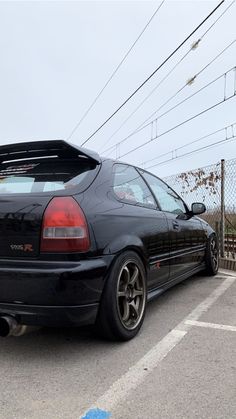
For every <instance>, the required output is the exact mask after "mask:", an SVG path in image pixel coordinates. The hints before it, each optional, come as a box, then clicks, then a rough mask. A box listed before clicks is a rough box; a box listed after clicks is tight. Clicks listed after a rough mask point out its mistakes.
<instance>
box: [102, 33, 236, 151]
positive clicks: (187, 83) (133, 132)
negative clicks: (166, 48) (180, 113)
mask: <svg viewBox="0 0 236 419" xmlns="http://www.w3.org/2000/svg"><path fill="white" fill-rule="evenodd" d="M235 42H236V39H235V40H234V41H232V42H231V43H230V44H229V45H227V47H225V48H224V49H223V50H222V51H221V52H220V53H219V54H217V55H216V56H215V57H214V58H213V59H212V60H211V61H210V62H209V63H207V64H206V65H205V66H204V67H203V68H202V69H201V70H200V71H198V73H196V74H195V76H193V77H192V78H191V79H190V80H195V79H196V78H197V77H198V76H199V75H200V74H202V73H203V71H205V70H206V69H207V68H208V67H209V66H210V65H211V64H213V63H214V62H215V61H216V60H217V59H218V58H219V57H220V56H221V55H222V54H224V53H225V51H227V50H228V49H229V48H230V47H231V46H232V45H233V44H235ZM231 70H232V69H231ZM231 70H229V71H231ZM220 77H222V75H221V76H219V77H218V78H220ZM218 78H217V79H215V80H213V81H212V82H210V83H209V84H207V85H205V86H204V87H203V88H201V89H199V90H198V91H197V92H195V93H193V94H192V95H190V96H188V97H187V98H186V99H184V100H183V101H181V102H179V103H178V104H177V105H175V106H174V107H172V108H170V109H168V110H167V111H166V112H164V113H162V114H161V115H159V116H158V117H157V119H160V118H161V117H162V116H164V115H166V114H167V113H169V112H170V111H172V110H173V109H175V108H177V107H178V106H179V105H181V104H182V103H183V102H185V101H186V100H188V99H190V98H191V97H193V96H195V94H197V93H198V92H200V91H201V90H202V89H204V88H206V87H208V86H209V85H210V84H212V83H214V82H215V81H217V80H218ZM188 85H189V81H187V82H186V83H185V84H184V85H183V86H182V87H181V88H180V89H178V90H177V91H176V92H175V93H174V94H173V95H172V96H170V97H169V98H168V99H167V100H166V101H165V102H164V103H162V105H160V106H159V108H158V109H156V110H155V111H154V112H152V114H151V115H149V117H148V118H146V119H145V120H144V121H143V122H142V123H141V124H140V125H139V126H138V127H137V128H136V129H135V130H134V131H132V132H131V133H130V134H129V135H127V136H126V137H125V138H123V139H122V140H120V141H119V142H117V143H115V144H113V145H112V146H110V147H109V148H107V149H106V150H104V153H107V152H109V151H110V150H114V149H115V147H117V146H120V145H121V144H124V143H125V142H126V141H127V140H128V139H129V138H130V137H132V136H133V135H135V134H137V133H138V132H140V131H141V130H142V129H144V128H146V127H147V126H148V125H149V124H150V123H151V122H149V123H147V121H149V119H150V118H152V117H153V116H154V115H155V114H156V113H157V112H159V111H160V110H161V109H162V108H164V106H166V105H167V104H168V103H169V102H171V100H172V99H174V98H176V97H177V96H178V94H179V93H180V92H182V91H183V90H184V89H185V87H186V86H188ZM146 123H147V124H146ZM145 124H146V125H145Z"/></svg>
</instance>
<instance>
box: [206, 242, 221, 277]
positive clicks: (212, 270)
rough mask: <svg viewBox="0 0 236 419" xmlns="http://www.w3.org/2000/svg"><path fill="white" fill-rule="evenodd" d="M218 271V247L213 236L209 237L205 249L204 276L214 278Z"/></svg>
mask: <svg viewBox="0 0 236 419" xmlns="http://www.w3.org/2000/svg"><path fill="white" fill-rule="evenodd" d="M218 269H219V245H218V240H217V237H216V236H215V235H214V234H213V235H212V236H210V237H209V239H208V241H207V247H206V270H205V271H206V274H207V275H209V276H214V275H216V274H217V272H218Z"/></svg>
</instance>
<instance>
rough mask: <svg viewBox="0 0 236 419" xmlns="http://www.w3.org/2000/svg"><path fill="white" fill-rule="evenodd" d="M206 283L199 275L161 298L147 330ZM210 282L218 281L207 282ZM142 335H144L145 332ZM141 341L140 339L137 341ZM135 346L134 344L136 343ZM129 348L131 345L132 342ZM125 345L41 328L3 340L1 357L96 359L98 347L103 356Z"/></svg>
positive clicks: (151, 307) (87, 332) (80, 331)
mask: <svg viewBox="0 0 236 419" xmlns="http://www.w3.org/2000/svg"><path fill="white" fill-rule="evenodd" d="M205 280H206V279H205V278H204V277H203V276H202V275H199V274H198V275H196V276H193V277H192V278H189V279H187V280H186V281H183V282H181V283H179V284H177V285H175V286H173V287H172V288H170V289H169V290H167V291H166V292H165V293H163V294H161V295H160V296H159V297H158V298H156V299H154V300H153V301H151V302H150V303H149V304H148V308H147V312H146V321H145V324H144V326H143V328H145V325H146V323H148V319H149V320H150V319H151V318H152V316H155V315H156V311H160V313H161V311H163V309H165V307H167V305H168V304H169V303H170V302H172V301H173V302H174V301H175V300H176V299H177V298H181V300H182V301H184V298H185V295H186V294H187V293H188V292H189V291H191V288H194V287H195V286H196V283H197V284H198V286H200V285H201V283H202V282H203V281H205ZM207 280H209V281H212V280H214V278H209V279H207ZM141 334H142V332H141ZM136 339H137V338H136ZM132 342H133V341H132ZM128 344H131V342H129V343H128ZM121 345H126V343H121V342H109V341H106V340H104V339H102V338H100V337H99V336H98V335H97V334H96V330H95V328H94V326H87V327H79V328H64V327H63V328H41V329H38V330H36V331H33V332H31V333H29V334H26V335H23V336H20V337H13V336H10V337H7V338H0V357H1V358H2V357H3V356H4V358H5V359H6V357H9V359H10V358H11V357H12V356H21V355H22V356H27V357H28V358H31V359H32V358H37V357H40V358H42V357H43V358H45V357H46V358H48V357H49V358H50V357H51V356H52V355H53V354H57V356H58V355H59V354H60V353H61V354H63V353H65V352H68V353H75V352H76V353H78V354H79V353H80V351H82V352H83V353H87V355H88V356H89V354H91V355H92V353H93V351H94V346H96V353H97V355H98V356H99V354H103V353H104V351H105V352H106V353H109V352H110V351H115V350H119V349H120V347H121Z"/></svg>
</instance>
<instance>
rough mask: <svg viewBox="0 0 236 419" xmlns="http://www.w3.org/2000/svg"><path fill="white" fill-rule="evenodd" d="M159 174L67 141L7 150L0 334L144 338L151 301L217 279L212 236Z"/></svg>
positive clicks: (1, 199) (1, 171)
mask: <svg viewBox="0 0 236 419" xmlns="http://www.w3.org/2000/svg"><path fill="white" fill-rule="evenodd" d="M204 211H205V206H204V205H203V204H200V203H194V204H192V207H191V210H190V209H189V208H188V207H187V205H186V204H185V203H184V202H183V200H182V199H181V198H180V197H179V196H178V195H177V194H176V193H175V192H174V191H173V190H172V189H171V188H170V187H169V186H167V185H166V184H165V183H164V182H163V181H161V180H160V179H159V178H157V177H156V176H154V175H153V174H151V173H149V172H147V171H145V170H143V169H140V168H137V167H134V166H131V165H129V164H125V163H121V162H118V161H114V160H110V159H106V158H100V157H99V156H98V155H97V154H96V153H94V152H91V151H88V150H86V149H83V148H78V147H76V146H74V145H71V144H69V143H67V142H65V141H61V140H55V141H40V142H31V143H20V144H11V145H5V146H1V147H0V232H1V241H0V335H1V336H7V335H8V334H15V335H17V334H19V329H21V330H22V327H23V325H24V327H25V326H78V325H83V324H93V323H95V326H96V330H97V331H99V332H100V333H101V334H102V335H104V336H105V337H107V338H109V339H117V340H128V339H131V338H132V337H134V336H135V335H136V334H137V332H138V331H139V329H140V327H141V325H142V322H143V320H144V316H145V309H146V303H147V301H149V300H151V299H152V298H154V297H156V296H158V295H159V294H160V293H162V292H163V291H164V290H166V289H167V288H169V287H171V286H172V285H174V284H176V283H177V282H179V281H182V280H184V279H186V278H187V277H189V276H191V275H193V274H194V273H196V272H199V271H201V270H205V271H206V273H207V274H209V275H215V274H216V272H217V269H218V245H217V238H216V235H215V232H214V231H213V230H212V228H211V227H210V226H209V225H208V224H207V223H206V222H205V221H203V220H201V219H200V218H198V217H196V215H197V214H201V213H203V212H204Z"/></svg>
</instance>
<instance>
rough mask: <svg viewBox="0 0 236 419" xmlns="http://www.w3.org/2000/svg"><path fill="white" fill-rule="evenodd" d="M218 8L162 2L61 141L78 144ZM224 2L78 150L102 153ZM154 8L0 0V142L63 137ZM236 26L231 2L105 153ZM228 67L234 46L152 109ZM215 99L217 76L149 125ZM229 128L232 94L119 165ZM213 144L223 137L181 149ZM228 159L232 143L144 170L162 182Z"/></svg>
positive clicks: (142, 137) (168, 122)
mask: <svg viewBox="0 0 236 419" xmlns="http://www.w3.org/2000/svg"><path fill="white" fill-rule="evenodd" d="M218 3H219V1H214V0H212V1H208V0H204V1H201V0H192V1H191V0H185V1H178V0H174V1H171V0H166V1H165V2H164V4H163V6H162V7H161V8H160V10H159V12H158V13H157V14H156V16H155V18H154V19H153V20H152V22H151V23H150V25H149V26H148V28H147V30H146V31H145V33H144V34H143V36H142V37H141V39H140V40H139V42H138V43H137V44H136V46H135V48H134V49H133V50H132V52H131V53H130V54H129V56H128V58H127V59H126V61H125V62H124V63H123V65H122V67H121V68H120V70H119V71H118V72H117V74H116V75H115V77H114V79H113V80H112V81H111V83H110V84H109V86H108V87H107V88H106V90H105V91H104V93H103V95H102V96H101V97H100V99H99V100H98V102H97V104H96V105H95V106H94V108H93V109H92V111H91V112H90V113H89V114H88V116H87V117H86V118H85V119H84V121H83V123H82V124H81V125H80V127H79V129H78V130H77V131H76V132H75V134H74V135H73V136H72V138H71V139H70V141H71V142H73V143H76V144H81V143H82V142H83V141H84V140H85V139H86V138H87V137H88V136H89V135H90V134H91V133H92V132H93V131H94V130H95V129H96V128H97V127H98V126H99V125H100V124H101V123H102V122H103V121H104V120H105V119H106V118H107V117H108V116H109V115H110V114H111V113H112V111H114V110H115V109H116V107H118V106H119V105H120V104H121V103H122V102H123V101H124V99H126V97H127V96H128V95H129V94H130V93H132V91H133V90H134V89H135V88H136V87H137V86H138V85H139V84H141V83H142V82H143V81H144V79H145V78H146V77H147V76H149V74H150V73H152V71H153V70H154V69H155V68H156V67H157V66H158V65H159V64H160V63H161V62H162V61H163V60H164V59H165V58H166V57H167V56H168V54H169V53H170V52H172V50H173V49H174V48H175V47H176V46H177V45H178V44H179V43H180V42H181V41H182V40H183V39H184V38H185V37H186V36H187V35H188V34H189V33H190V32H191V31H192V30H193V29H194V28H195V27H196V26H197V25H198V24H199V23H200V21H201V20H202V19H204V18H205V17H206V15H207V14H208V13H209V12H210V11H211V10H212V9H213V8H214V7H215V6H216V5H217V4H218ZM230 3H231V1H226V2H225V3H224V4H223V6H221V7H220V8H219V9H218V11H217V12H216V13H215V14H214V15H213V16H212V17H211V19H210V20H209V21H208V22H207V23H206V24H205V25H204V26H203V27H202V28H201V29H200V30H199V31H198V32H197V34H195V35H194V36H193V37H192V38H191V39H190V40H189V41H188V42H187V44H186V45H185V46H184V47H183V48H182V49H181V50H180V51H179V52H178V53H177V54H176V55H175V56H174V57H173V58H172V59H171V60H170V61H169V62H168V64H166V65H165V66H164V67H163V68H162V69H161V71H159V72H158V73H157V74H156V75H155V77H153V79H152V80H151V82H150V83H148V84H147V85H146V86H145V87H144V88H143V89H142V90H141V91H140V92H139V93H138V94H137V95H136V96H135V98H134V99H132V100H131V101H130V102H129V103H128V105H127V106H126V107H124V108H123V109H122V111H121V112H119V113H118V115H117V116H116V117H114V118H113V119H112V120H111V121H110V122H109V123H108V124H107V125H106V127H105V128H104V129H102V130H101V131H100V132H99V133H98V134H97V135H96V136H94V137H93V139H91V141H89V142H88V143H87V144H86V146H87V147H88V148H91V149H94V150H98V151H100V150H101V149H102V148H104V144H105V143H107V141H108V139H109V137H110V136H111V135H112V134H113V132H114V131H115V130H116V129H117V128H118V127H119V126H120V125H121V123H122V122H123V121H124V120H125V119H126V118H127V117H128V115H129V114H130V113H131V112H132V111H133V110H134V109H135V108H136V107H137V106H138V105H139V103H140V102H141V101H142V100H143V98H144V97H145V96H146V95H147V94H148V93H149V92H150V91H151V90H152V89H153V88H154V87H155V86H156V85H157V84H158V83H159V82H160V80H161V79H162V78H163V77H164V76H165V75H166V74H167V72H168V71H170V70H171V69H172V67H173V66H174V65H175V64H176V63H177V62H178V61H179V60H180V59H181V58H182V56H183V55H184V54H185V53H186V52H187V51H188V50H189V48H190V46H191V44H192V43H193V42H194V41H196V40H197V39H198V38H200V37H201V36H202V34H203V33H204V32H205V31H206V30H207V28H208V27H209V26H210V25H211V24H212V23H213V22H214V20H215V19H217V17H218V16H219V15H220V14H221V13H222V12H223V10H224V9H225V8H226V7H227V6H228V5H229V4H230ZM158 4H160V2H158V1H147V0H146V1H74V2H70V1H49V2H46V1H31V2H27V1H25V2H23V1H16V2H14V1H0V56H1V65H0V118H1V119H0V120H1V122H0V144H5V143H12V142H20V141H28V140H39V139H46V138H50V139H57V138H62V139H63V138H67V137H68V136H69V134H70V132H71V131H72V129H73V128H74V126H75V125H76V123H77V122H78V120H79V119H80V118H81V116H82V115H83V113H84V112H85V111H86V109H87V108H88V106H89V105H90V104H91V102H92V101H93V99H94V98H95V96H96V94H97V93H98V92H99V90H100V89H101V88H102V87H103V85H104V83H105V82H106V81H107V79H108V77H109V76H110V75H111V73H112V72H113V70H114V69H115V67H116V66H117V65H118V64H119V62H120V61H121V59H122V58H123V56H124V54H125V53H126V52H127V50H128V49H129V48H130V46H131V45H132V43H133V42H134V41H135V39H136V38H137V36H138V35H139V34H140V32H141V30H142V29H143V28H144V26H145V24H146V23H147V21H148V20H149V19H150V17H151V15H152V14H153V13H154V11H155V9H156V8H157V6H158ZM235 22H236V3H234V4H233V6H232V7H231V8H230V9H229V11H228V12H226V14H225V15H224V16H223V17H222V18H221V19H220V21H219V22H218V23H217V24H216V25H215V26H214V27H213V28H212V29H211V30H210V31H209V32H208V33H207V34H206V36H205V37H204V39H203V40H202V41H201V42H200V45H199V47H198V48H197V49H196V50H195V51H191V53H190V54H189V55H188V56H187V57H186V58H185V59H184V60H183V61H182V62H181V64H180V65H179V66H178V67H177V69H176V70H175V71H174V72H173V73H172V74H171V76H170V77H169V78H168V79H167V80H166V81H165V82H164V83H163V84H162V85H161V86H160V87H159V88H158V89H157V90H156V91H155V93H154V94H153V95H152V96H151V97H150V99H149V100H147V101H146V102H145V104H144V105H143V106H142V107H140V109H139V111H138V112H137V113H136V114H135V115H133V117H132V118H131V119H130V120H129V121H128V123H127V124H126V125H124V126H123V127H122V129H121V130H120V131H119V132H118V133H117V134H116V135H115V136H114V137H113V138H112V139H111V140H110V141H109V142H108V143H107V146H106V147H108V146H109V145H112V144H114V143H116V142H118V141H120V140H122V139H123V138H124V137H126V136H127V135H128V134H129V133H130V132H132V131H133V130H135V129H136V128H137V126H138V125H140V123H142V122H143V121H144V120H145V119H146V118H147V117H148V116H149V115H150V114H151V113H152V112H153V111H154V110H155V109H157V108H158V107H159V106H161V105H162V104H163V103H164V102H165V101H166V100H168V99H169V98H170V97H171V96H172V95H173V94H174V93H175V92H176V91H177V90H178V89H180V88H181V87H182V86H183V85H184V84H185V83H186V81H187V80H188V79H189V78H191V77H193V76H194V75H195V74H196V73H198V72H199V71H200V70H201V69H202V68H203V67H204V66H205V65H206V64H208V63H209V62H210V61H211V60H212V59H213V58H214V57H215V56H216V55H217V54H218V53H220V52H221V51H222V50H223V49H224V48H225V47H226V46H227V45H228V44H229V43H230V42H232V41H233V40H234V39H236V25H235ZM234 66H236V43H234V44H233V45H232V47H231V48H229V49H228V50H227V51H226V52H225V53H224V54H223V55H222V56H221V57H220V58H219V59H217V60H216V61H215V62H214V63H213V64H212V65H210V66H209V67H208V68H207V69H206V70H205V71H203V73H202V74H200V75H199V77H197V79H196V80H195V82H194V84H193V85H191V86H187V87H186V88H184V89H183V91H182V92H181V93H180V94H178V95H177V96H176V97H175V99H174V100H173V101H171V102H170V103H169V104H168V105H166V107H164V108H163V110H162V111H161V112H164V111H165V110H168V109H169V108H170V107H172V106H173V105H175V104H176V103H178V102H179V101H180V100H182V99H184V98H185V97H187V96H188V95H190V94H192V93H194V92H195V91H197V90H198V89H200V88H201V87H203V86H204V85H205V84H207V83H208V82H210V81H212V80H213V79H215V78H216V77H218V76H220V75H221V74H223V73H224V72H225V71H227V70H229V69H230V68H232V67H234ZM233 74H234V73H233V72H232V73H231V74H230V75H229V77H228V78H227V89H226V94H227V96H228V95H230V94H232V93H233V89H234V86H233V82H234V80H233ZM223 97H224V80H223V78H222V79H221V80H220V81H219V82H217V83H214V84H213V85H211V86H210V87H209V88H208V89H205V90H203V91H202V92H201V93H200V94H197V95H196V96H194V97H193V98H192V99H190V100H189V101H187V102H186V103H185V104H183V105H182V106H179V107H177V108H176V109H175V110H173V111H172V112H170V113H168V114H167V115H166V116H165V117H163V118H162V119H161V120H160V121H159V123H158V132H159V133H161V132H164V131H166V130H168V129H169V128H171V127H173V126H174V125H176V124H178V123H179V122H182V121H184V120H185V119H188V118H190V117H191V116H193V115H195V114H196V113H199V112H201V111H202V110H203V109H205V108H207V107H209V106H211V105H214V104H215V103H217V102H218V101H220V100H221V99H222V98H223ZM159 114H160V113H159ZM157 115H158V114H157ZM234 122H236V98H232V99H230V100H229V101H227V102H225V103H223V104H222V105H220V106H218V107H216V108H215V109H213V110H211V111H209V112H207V113H205V114H204V115H202V116H200V117H198V118H196V119H194V120H193V121H191V122H189V123H187V124H184V125H183V126H181V127H180V128H178V129H176V130H174V131H172V132H171V133H169V134H166V135H163V136H162V137H161V138H159V139H157V140H154V141H153V142H152V143H151V144H148V145H146V146H145V147H143V148H141V149H140V150H137V151H136V152H133V153H130V154H129V155H127V156H126V157H124V158H123V160H125V161H128V162H130V163H135V164H139V165H141V163H142V162H143V161H146V160H148V159H151V158H153V157H156V156H158V155H160V154H162V153H165V152H168V151H170V150H172V149H174V148H177V147H180V146H182V145H183V144H185V143H187V142H190V141H193V140H195V139H197V138H198V137H201V136H204V135H206V134H209V133H211V132H213V131H215V130H217V129H220V128H223V127H224V126H226V125H229V124H232V123H234ZM235 134H236V130H235ZM149 138H150V130H149V129H147V130H146V131H145V130H144V131H143V132H142V133H140V134H139V135H136V136H133V137H131V138H130V139H129V140H128V141H127V142H126V143H125V144H124V145H122V146H121V148H120V154H121V155H122V154H123V153H125V152H127V151H128V150H130V149H132V148H133V147H135V146H136V145H138V144H141V143H142V142H144V141H147V140H148V139H149ZM221 138H222V139H223V138H224V136H222V134H221V135H219V134H218V135H215V136H213V137H211V138H210V139H208V140H207V139H205V140H203V141H202V142H200V143H197V144H195V145H193V146H192V148H191V147H189V148H186V149H184V150H183V151H182V152H188V151H191V149H193V148H197V147H201V146H204V145H207V144H209V143H210V142H213V141H217V140H219V139H221ZM111 156H112V155H111ZM113 156H115V153H114V154H113ZM233 157H236V140H235V142H230V143H228V144H225V145H223V146H220V147H216V148H213V149H209V150H207V151H205V152H202V153H197V154H192V155H190V156H188V157H186V158H182V159H180V160H173V161H172V162H171V163H168V164H165V165H162V166H157V167H156V168H153V169H152V170H153V172H154V173H157V174H158V175H160V176H163V177H164V176H167V175H168V174H171V173H177V172H180V171H185V170H188V169H191V168H196V167H200V166H204V165H207V164H210V163H215V162H217V161H219V160H220V159H221V158H225V159H230V158H233Z"/></svg>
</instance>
